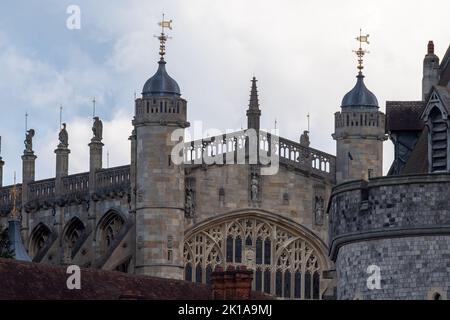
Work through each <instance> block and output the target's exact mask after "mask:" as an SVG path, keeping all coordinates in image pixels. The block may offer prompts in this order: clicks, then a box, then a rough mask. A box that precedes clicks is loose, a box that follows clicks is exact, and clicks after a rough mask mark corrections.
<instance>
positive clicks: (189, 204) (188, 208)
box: [184, 189, 195, 218]
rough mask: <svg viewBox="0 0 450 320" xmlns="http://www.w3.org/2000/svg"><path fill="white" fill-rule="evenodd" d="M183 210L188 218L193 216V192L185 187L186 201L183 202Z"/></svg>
mask: <svg viewBox="0 0 450 320" xmlns="http://www.w3.org/2000/svg"><path fill="white" fill-rule="evenodd" d="M184 212H185V215H186V217H188V218H192V217H193V216H194V212H195V205H194V192H193V191H192V190H191V189H186V202H185V204H184Z"/></svg>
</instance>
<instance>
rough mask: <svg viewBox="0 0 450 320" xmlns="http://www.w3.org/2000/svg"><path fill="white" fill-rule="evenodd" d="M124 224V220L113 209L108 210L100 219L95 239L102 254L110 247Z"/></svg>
mask: <svg viewBox="0 0 450 320" xmlns="http://www.w3.org/2000/svg"><path fill="white" fill-rule="evenodd" d="M124 224H125V220H124V219H123V218H122V216H121V215H120V214H119V213H117V212H115V211H110V212H108V213H107V214H105V216H103V218H102V219H101V220H100V222H99V226H98V239H97V241H99V244H100V251H101V253H102V254H104V253H105V252H106V251H107V250H108V248H110V247H111V245H112V244H113V242H114V240H115V239H116V238H117V236H118V234H119V232H120V230H121V229H122V227H123V226H124Z"/></svg>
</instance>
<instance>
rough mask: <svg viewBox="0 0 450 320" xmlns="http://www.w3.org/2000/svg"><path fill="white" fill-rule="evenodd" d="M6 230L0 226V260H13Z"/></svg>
mask: <svg viewBox="0 0 450 320" xmlns="http://www.w3.org/2000/svg"><path fill="white" fill-rule="evenodd" d="M10 245H11V244H10V242H9V239H8V230H7V229H5V228H3V227H2V226H1V225H0V258H7V259H10V258H14V252H13V251H12V250H11V248H10Z"/></svg>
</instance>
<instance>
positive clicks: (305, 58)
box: [0, 0, 450, 184]
mask: <svg viewBox="0 0 450 320" xmlns="http://www.w3.org/2000/svg"><path fill="white" fill-rule="evenodd" d="M71 4H75V5H79V7H80V8H81V29H80V30H69V29H67V27H66V20H67V18H68V17H69V15H68V14H67V13H66V9H67V7H68V6H69V5H71ZM162 12H164V13H165V14H166V16H167V17H168V18H170V19H173V20H174V22H173V30H172V31H170V35H171V36H172V37H173V39H172V40H170V41H169V42H168V43H167V56H166V60H167V69H168V72H169V74H170V75H171V76H172V77H173V78H174V79H176V80H177V82H178V84H179V85H180V88H181V91H182V95H183V97H184V98H185V99H187V100H188V120H189V121H190V122H191V123H193V122H194V121H203V123H204V124H203V126H204V128H205V129H206V128H216V129H220V130H226V129H239V128H240V127H241V125H243V126H245V125H246V118H245V110H246V108H247V104H248V98H249V90H250V79H251V77H252V76H253V74H255V76H256V77H257V79H258V80H259V81H258V89H259V97H260V105H261V109H262V128H267V129H269V128H273V126H274V121H275V119H277V123H278V128H279V130H280V134H281V135H282V136H284V137H287V138H289V139H292V140H295V141H298V139H299V135H300V133H301V131H303V130H305V129H306V126H307V118H306V115H307V113H308V112H309V113H310V114H311V141H312V147H314V148H318V149H320V150H323V151H326V152H329V153H332V154H335V142H334V141H333V140H332V138H331V133H332V132H333V130H334V123H333V119H334V116H333V114H334V112H336V111H338V110H339V107H340V103H341V100H342V97H343V96H344V95H345V93H346V92H348V91H349V90H350V89H351V88H352V87H353V85H354V83H355V80H356V79H355V76H356V73H357V69H356V58H355V55H354V53H352V50H353V49H356V48H357V42H356V40H354V38H355V37H356V36H357V35H358V33H359V28H360V27H361V28H362V29H363V32H364V33H365V32H367V33H369V34H370V37H369V40H370V45H369V48H368V49H369V51H370V54H368V55H367V57H366V59H365V69H364V74H365V75H366V78H365V81H366V85H367V87H368V88H369V89H370V90H371V91H372V92H374V93H375V94H376V96H377V97H378V101H379V103H380V107H381V110H382V111H384V110H385V102H386V100H415V99H420V97H421V78H422V59H423V57H424V55H425V53H426V45H427V42H428V40H434V43H435V52H436V54H437V55H438V56H439V57H441V58H442V56H443V55H444V53H445V51H446V49H447V47H448V46H449V40H450V28H448V14H449V12H450V1H448V0H442V1H437V0H436V1H430V0H427V1H411V0H409V1H395V2H394V1H363V0H358V1H331V0H330V1H316V0H315V1H304V0H292V1H289V0H277V1H275V0H270V1H266V0H178V1H175V0H174V1H167V0H165V1H156V0H127V1H111V0H99V1H95V3H94V1H87V0H86V1H81V0H79V1H77V0H71V1H64V0H32V1H30V0H27V1H25V0H2V1H1V3H0V105H1V111H2V113H1V116H0V135H1V136H2V154H1V156H2V157H3V159H4V160H5V161H6V165H5V169H4V183H5V184H10V183H11V182H12V177H13V172H14V171H17V175H18V179H19V181H21V160H20V156H21V154H22V152H23V149H24V148H23V147H24V146H23V140H24V136H25V133H24V126H25V123H24V122H25V120H24V114H25V112H28V113H29V114H30V116H29V121H28V124H29V128H34V129H35V130H36V136H35V139H34V148H35V153H36V155H37V156H38V158H37V162H36V178H37V179H43V178H48V177H53V176H54V171H55V154H54V149H55V147H56V145H57V143H58V126H59V106H60V105H61V104H62V105H63V107H64V111H63V121H64V122H66V123H67V128H68V131H69V144H70V145H69V148H70V149H71V151H72V152H71V154H70V164H69V166H70V169H69V171H70V173H76V172H81V171H87V170H88V163H89V159H88V155H89V150H88V146H87V144H88V143H89V139H90V138H91V135H92V132H91V129H90V128H91V123H92V119H91V118H92V102H91V100H92V97H94V96H95V97H96V99H97V101H98V102H97V114H98V115H99V116H100V117H101V118H102V119H103V121H104V143H105V156H104V159H105V160H104V165H105V166H106V151H107V150H108V151H109V153H110V162H109V165H110V166H117V165H123V164H128V163H129V158H130V151H129V149H130V148H129V141H128V137H129V135H130V133H131V129H132V128H131V119H132V115H133V106H134V101H133V95H134V92H135V91H136V92H137V93H140V92H141V90H142V86H143V84H144V82H145V80H146V79H148V78H149V77H150V76H152V75H153V73H154V72H155V70H156V68H157V64H156V62H157V60H158V45H159V44H158V41H157V39H155V38H154V37H153V35H155V34H157V33H158V32H159V28H158V26H157V22H158V21H159V20H160V19H161V13H162ZM384 146H385V148H384V150H385V161H384V166H385V168H384V169H385V171H386V170H387V169H388V167H389V166H390V163H391V161H392V151H393V150H392V143H391V142H390V141H387V142H385V144H384Z"/></svg>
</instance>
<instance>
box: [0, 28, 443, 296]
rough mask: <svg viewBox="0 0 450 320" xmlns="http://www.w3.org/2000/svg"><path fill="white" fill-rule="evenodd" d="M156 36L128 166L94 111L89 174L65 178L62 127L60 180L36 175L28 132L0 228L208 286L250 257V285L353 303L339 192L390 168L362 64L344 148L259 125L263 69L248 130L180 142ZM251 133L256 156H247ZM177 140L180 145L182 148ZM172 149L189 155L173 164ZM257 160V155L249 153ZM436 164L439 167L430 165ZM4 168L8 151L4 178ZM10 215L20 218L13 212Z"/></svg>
mask: <svg viewBox="0 0 450 320" xmlns="http://www.w3.org/2000/svg"><path fill="white" fill-rule="evenodd" d="M161 38H162V39H161ZM160 40H162V41H161V43H162V47H161V52H160V54H161V58H160V60H159V62H158V69H157V71H156V73H155V74H154V75H153V76H152V77H151V78H150V79H148V80H147V82H146V83H145V85H144V87H143V90H142V96H141V97H140V98H137V99H136V100H135V106H134V110H135V115H134V118H133V120H132V123H133V127H134V128H133V131H132V132H131V133H130V138H129V139H130V141H131V150H130V152H131V163H130V165H126V166H120V167H115V168H108V169H105V168H103V166H102V163H103V162H102V153H103V143H102V130H103V129H102V123H101V120H100V119H98V118H95V119H94V123H93V137H92V139H91V141H90V143H89V150H90V167H89V172H84V173H78V174H72V175H69V174H68V161H69V155H70V150H69V148H68V143H67V131H65V130H66V128H65V127H64V128H62V129H61V133H60V139H59V140H60V144H59V145H58V146H57V148H56V150H55V154H56V173H55V177H54V178H51V179H46V180H40V181H35V159H36V155H35V154H34V151H33V147H32V138H33V135H34V134H35V132H34V130H29V131H28V132H27V136H26V140H25V146H26V148H25V150H24V154H23V155H22V161H23V181H22V183H20V184H18V185H16V186H5V187H1V188H0V210H1V211H0V213H1V216H0V223H2V224H4V225H8V221H16V222H17V221H18V220H20V221H21V234H22V238H23V243H24V246H25V250H26V253H24V254H21V255H20V256H21V257H22V256H23V257H24V259H27V257H26V256H27V254H28V256H29V257H30V259H32V261H34V262H41V263H50V264H76V265H80V266H84V267H91V268H98V269H105V270H117V271H122V272H127V273H134V274H144V275H150V276H156V277H163V278H173V279H185V280H187V281H193V282H201V283H209V282H210V276H211V273H212V271H213V270H214V268H215V267H216V266H222V267H225V268H226V267H227V266H229V265H234V266H236V265H242V264H244V265H246V266H248V267H249V268H251V269H252V270H254V280H253V284H252V288H253V289H254V290H255V291H260V292H265V293H268V294H271V295H274V296H278V297H281V298H287V299H325V298H330V297H333V296H336V285H338V287H337V292H338V297H342V298H349V297H350V298H353V296H352V295H351V294H346V293H342V291H341V293H340V291H339V290H340V286H341V287H342V288H346V289H345V290H350V289H347V287H346V285H347V284H348V286H350V283H353V282H352V281H354V280H355V279H351V277H350V278H349V279H347V280H348V282H345V283H342V281H344V280H343V279H346V277H348V276H349V275H348V274H346V273H345V271H348V270H347V269H348V268H350V266H347V265H344V264H345V263H346V262H345V261H347V262H348V260H343V259H344V258H342V259H340V258H339V254H338V252H342V254H347V255H348V257H349V259H351V260H352V261H354V262H356V261H358V257H357V252H359V251H352V250H353V249H351V248H349V249H345V248H346V242H343V243H341V242H339V241H338V240H339V239H340V238H339V236H340V234H339V232H340V231H341V229H340V228H341V227H340V226H339V225H338V226H337V225H336V221H338V222H339V223H341V224H342V228H345V227H349V223H350V222H349V223H347V224H345V223H344V222H342V221H344V220H342V219H343V218H342V214H344V217H345V212H346V210H348V212H349V213H350V212H351V213H352V214H353V211H352V210H353V209H352V208H353V202H354V201H356V202H357V201H359V200H357V198H358V197H359V196H358V197H356V196H355V195H353V194H349V195H348V198H345V200H343V202H336V201H337V200H336V199H341V198H342V199H344V198H343V196H342V197H341V196H339V194H340V192H344V191H345V192H347V191H348V190H347V189H346V187H345V186H346V185H351V184H349V181H354V180H360V179H362V180H361V181H368V180H369V181H371V180H372V179H377V178H376V177H379V176H381V175H382V143H383V141H384V140H386V139H387V135H386V133H385V115H384V114H383V113H382V112H380V111H379V106H378V101H377V99H376V97H375V95H374V94H373V93H372V92H370V91H369V90H368V89H367V88H366V87H365V85H364V82H363V78H364V76H363V75H362V73H361V72H360V73H359V74H358V76H357V82H356V85H355V87H354V88H353V89H352V90H351V91H350V92H349V93H348V94H347V95H346V96H345V97H344V99H343V100H342V104H341V111H340V112H337V113H336V114H335V133H334V134H333V138H334V139H335V140H336V141H337V157H335V156H333V155H331V154H327V153H325V152H322V151H319V150H316V149H314V148H311V147H310V146H309V139H308V135H307V132H305V133H304V134H303V135H302V138H301V140H300V143H298V142H295V141H291V140H288V139H285V138H282V137H279V136H276V135H274V134H271V133H268V132H264V131H262V130H260V117H261V109H260V105H259V101H258V92H257V85H256V82H257V81H256V79H255V78H253V79H252V81H251V82H252V83H251V92H250V102H249V107H248V110H247V118H248V126H247V129H245V130H242V131H238V132H234V133H233V134H231V135H230V134H227V135H223V136H216V137H209V138H204V139H202V140H199V141H190V142H183V141H184V136H183V130H184V129H185V128H187V127H189V122H188V116H187V115H188V111H189V106H188V103H187V100H186V99H184V98H182V96H181V90H180V88H179V86H178V84H177V82H176V81H175V80H174V79H172V78H171V77H170V76H169V75H168V73H167V70H166V61H165V59H164V53H165V52H164V49H165V48H164V42H165V40H166V38H165V35H164V33H162V34H161V36H160ZM427 70H428V69H427ZM427 76H428V74H427ZM433 97H434V96H433V95H432V96H431V98H430V99H433ZM436 97H440V95H437V96H436ZM433 110H434V109H433ZM443 110H444V109H443ZM444 111H445V110H444ZM433 112H434V111H432V112H431V113H425V116H424V117H425V119H426V121H431V123H435V122H433V121H434V120H428V119H434V118H433V117H435V114H434V113H433ZM446 115H447V114H446V113H445V116H446ZM433 128H434V127H433ZM433 130H434V129H433ZM436 130H437V129H436ZM437 131H439V130H437ZM437 131H436V132H437ZM254 132H256V140H255V141H256V155H255V153H252V152H251V151H250V146H251V144H250V141H251V138H252V135H251V134H250V133H254ZM439 132H440V131H439ZM177 133H178V136H177V139H176V140H174V139H173V136H174V135H176V134H177ZM391 137H392V135H391ZM179 141H182V142H183V144H182V147H181V148H179V149H176V148H177V144H178V142H179ZM178 145H179V144H178ZM447 146H448V144H447ZM173 150H177V152H176V153H174V152H173ZM447 154H448V153H447ZM439 155H441V153H439ZM175 156H180V157H182V159H183V163H181V164H179V163H175V161H174V157H175ZM253 156H255V158H256V160H257V161H254V162H252V161H250V160H251V159H252V157H253ZM441 156H442V155H441ZM429 157H430V159H432V161H434V160H433V159H437V156H435V155H433V154H430V156H429ZM239 158H241V160H243V161H241V162H239V161H238V160H239ZM446 159H448V157H447V158H446ZM262 160H265V161H262ZM267 160H269V162H270V164H273V163H274V162H276V163H277V165H278V171H277V173H276V174H272V175H270V174H264V170H265V169H267V166H268V162H267ZM438 160H439V161H438ZM441 160H442V159H440V158H439V159H437V160H436V161H435V162H433V163H435V164H436V168H438V167H439V166H442V165H443V160H442V161H441ZM446 161H447V160H446ZM3 165H4V162H3V161H1V158H0V175H1V173H2V168H3ZM446 165H447V164H446ZM449 167H450V166H449V165H447V166H446V167H445V168H447V169H448V168H449ZM439 168H440V167H439ZM0 177H1V176H0ZM0 181H1V180H0ZM375 181H378V180H375ZM337 183H338V184H339V186H337V187H335V186H336V184H337ZM374 183H375V182H374ZM351 186H353V185H351ZM333 188H334V189H333ZM352 188H353V189H355V190H356V189H358V188H359V185H355V186H354V187H352ZM353 189H351V190H353ZM332 190H334V191H333V193H332ZM364 192H365V191H364ZM364 192H363V193H362V194H363V195H365V193H364ZM358 194H359V193H358ZM355 197H356V198H355ZM358 199H359V198H358ZM358 203H359V202H358ZM350 204H352V206H350ZM360 205H361V207H358V208H360V209H358V210H363V212H365V211H364V210H368V209H364V208H363V207H364V206H367V203H366V202H364V201H363V202H361V204H360ZM341 206H343V207H342V208H343V209H342V210H344V211H342V210H341V209H340V208H341ZM349 206H350V207H349ZM338 209H339V210H338ZM15 211H18V212H19V213H20V215H19V216H14V217H12V216H13V215H12V214H11V213H12V212H15ZM343 212H344V213H343ZM355 212H356V211H355ZM358 212H359V211H358ZM328 213H329V214H328ZM355 214H356V213H355ZM329 217H330V218H329ZM337 217H339V218H337ZM352 217H353V216H352ZM352 219H353V218H352ZM358 219H359V218H358V217H356V216H355V217H354V220H352V222H351V223H354V224H357V221H359V220H358ZM330 220H331V222H332V223H334V224H333V225H332V228H331V229H330V227H329V226H330ZM355 221H356V222H355ZM351 223H350V224H351ZM13 225H14V224H11V223H10V226H13ZM15 225H18V223H16V224H15ZM355 228H357V227H355ZM342 230H343V229H342ZM15 231H17V230H15ZM17 234H18V233H17V232H16V233H15V235H16V238H17ZM341 247H342V249H340V250H341V251H338V249H339V248H341ZM363 249H364V248H363V247H361V248H359V249H358V250H360V251H361V250H363ZM17 252H18V251H17ZM355 252H356V253H355ZM355 255H356V256H355ZM345 257H347V256H345ZM16 258H17V257H16ZM336 263H337V266H335V264H336ZM335 269H336V271H335ZM351 288H353V287H351ZM345 292H347V291H345ZM358 294H359V293H358Z"/></svg>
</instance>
